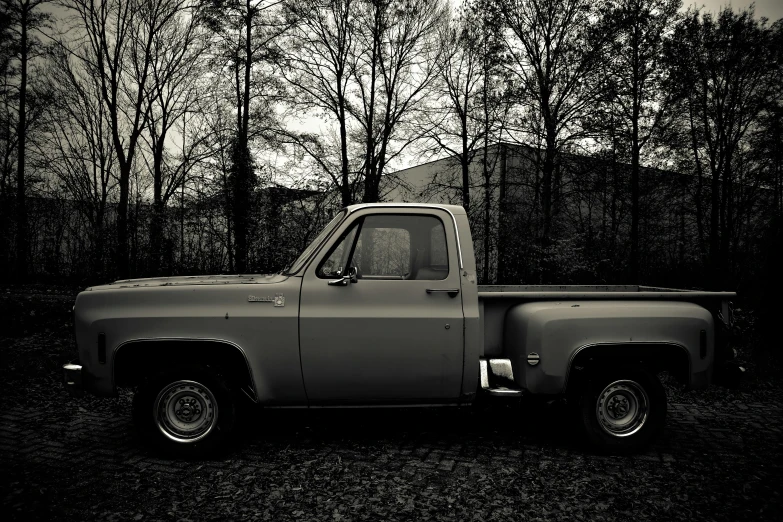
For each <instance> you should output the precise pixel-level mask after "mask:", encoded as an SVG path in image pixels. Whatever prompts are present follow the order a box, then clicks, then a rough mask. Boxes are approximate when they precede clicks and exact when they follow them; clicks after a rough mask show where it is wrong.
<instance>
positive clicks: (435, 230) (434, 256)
mask: <svg viewBox="0 0 783 522" xmlns="http://www.w3.org/2000/svg"><path fill="white" fill-rule="evenodd" d="M430 246H431V248H432V251H431V255H430V266H431V267H433V268H435V267H437V268H443V269H445V270H446V271H448V269H449V254H448V250H447V249H446V231H445V230H444V229H443V223H440V222H439V223H437V224H436V225H435V226H434V227H432V228H431V229H430Z"/></svg>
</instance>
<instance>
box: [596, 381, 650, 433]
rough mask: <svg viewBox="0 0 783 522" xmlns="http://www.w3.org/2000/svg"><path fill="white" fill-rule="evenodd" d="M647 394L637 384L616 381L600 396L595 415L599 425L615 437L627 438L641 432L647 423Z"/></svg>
mask: <svg viewBox="0 0 783 522" xmlns="http://www.w3.org/2000/svg"><path fill="white" fill-rule="evenodd" d="M648 411H649V400H648V398H647V392H645V391H644V388H643V387H642V386H641V385H640V384H639V383H637V382H634V381H628V380H623V381H615V382H613V383H611V384H609V385H608V386H606V387H605V388H604V389H603V391H602V392H601V393H600V394H599V395H598V401H597V402H596V408H595V413H596V417H597V418H598V424H599V425H600V426H601V429H603V430H604V431H605V432H606V433H608V434H609V435H612V436H614V437H627V436H628V435H633V434H634V433H636V432H637V431H639V430H640V429H641V428H642V426H644V423H645V422H646V421H647V414H648Z"/></svg>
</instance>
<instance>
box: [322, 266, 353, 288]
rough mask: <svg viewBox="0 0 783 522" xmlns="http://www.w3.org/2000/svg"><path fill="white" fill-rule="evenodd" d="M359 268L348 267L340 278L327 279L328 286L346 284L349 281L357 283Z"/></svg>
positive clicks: (349, 282)
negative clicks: (346, 271)
mask: <svg viewBox="0 0 783 522" xmlns="http://www.w3.org/2000/svg"><path fill="white" fill-rule="evenodd" d="M358 274H359V269H358V268H356V267H355V266H352V267H350V268H349V269H348V273H347V274H345V275H344V276H342V277H341V278H340V279H334V280H332V281H329V285H330V286H348V285H349V284H351V283H358V282H359V278H358Z"/></svg>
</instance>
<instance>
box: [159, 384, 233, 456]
mask: <svg viewBox="0 0 783 522" xmlns="http://www.w3.org/2000/svg"><path fill="white" fill-rule="evenodd" d="M154 415H155V422H156V424H157V426H158V429H159V430H160V431H161V433H163V434H164V435H165V436H166V437H168V438H169V439H171V440H173V441H176V442H196V441H198V440H201V439H203V438H204V437H206V436H207V435H208V434H209V432H210V431H212V429H213V428H214V427H215V423H216V422H217V417H218V409H217V401H216V400H215V396H214V395H213V394H212V392H211V391H210V390H209V388H207V387H206V386H204V385H202V384H199V383H197V382H195V381H176V382H173V383H171V384H169V385H168V386H166V387H165V388H163V390H161V392H160V393H159V394H158V397H157V399H155V406H154Z"/></svg>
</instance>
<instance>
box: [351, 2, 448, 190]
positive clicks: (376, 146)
mask: <svg viewBox="0 0 783 522" xmlns="http://www.w3.org/2000/svg"><path fill="white" fill-rule="evenodd" d="M358 7H359V9H358V10H357V14H356V27H357V32H356V47H355V53H356V54H355V55H354V56H353V57H352V64H351V71H352V75H353V81H354V84H353V88H352V94H353V96H355V97H356V98H357V101H356V102H355V103H354V102H352V103H351V104H350V105H349V110H350V112H351V114H352V115H353V117H354V118H356V120H357V121H358V122H359V132H358V133H357V139H358V140H360V141H361V143H362V149H361V150H362V152H363V156H364V160H363V168H362V172H363V174H362V183H363V185H364V187H363V188H364V191H363V196H362V201H363V202H365V203H371V202H376V201H379V200H380V197H381V194H380V184H381V177H382V176H383V174H384V170H385V168H386V165H387V164H388V163H389V162H390V161H391V160H393V159H394V158H395V157H397V156H398V155H399V154H400V153H402V151H403V150H405V148H406V147H407V146H408V145H410V144H411V143H412V142H413V141H415V140H416V139H417V138H418V136H415V135H411V134H410V133H409V134H408V135H407V136H405V137H404V138H402V139H401V140H400V141H401V143H400V144H398V145H397V146H395V145H394V140H395V139H397V138H400V137H401V136H398V133H399V134H401V133H400V128H401V127H402V126H404V125H405V123H406V122H405V119H406V118H407V117H408V116H409V115H410V113H411V112H412V111H414V110H417V109H418V108H419V106H420V104H421V103H422V100H423V99H424V97H425V96H426V94H427V89H428V87H429V85H430V83H431V82H432V81H433V79H434V78H435V76H436V72H437V67H436V66H435V64H437V63H438V56H437V54H438V52H439V48H438V45H437V40H436V38H435V35H436V30H437V27H438V24H439V23H440V22H441V21H442V20H443V19H444V17H445V10H444V7H443V3H442V2H440V1H435V2H433V1H430V0H408V1H403V0H361V1H360V2H359V5H358Z"/></svg>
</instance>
